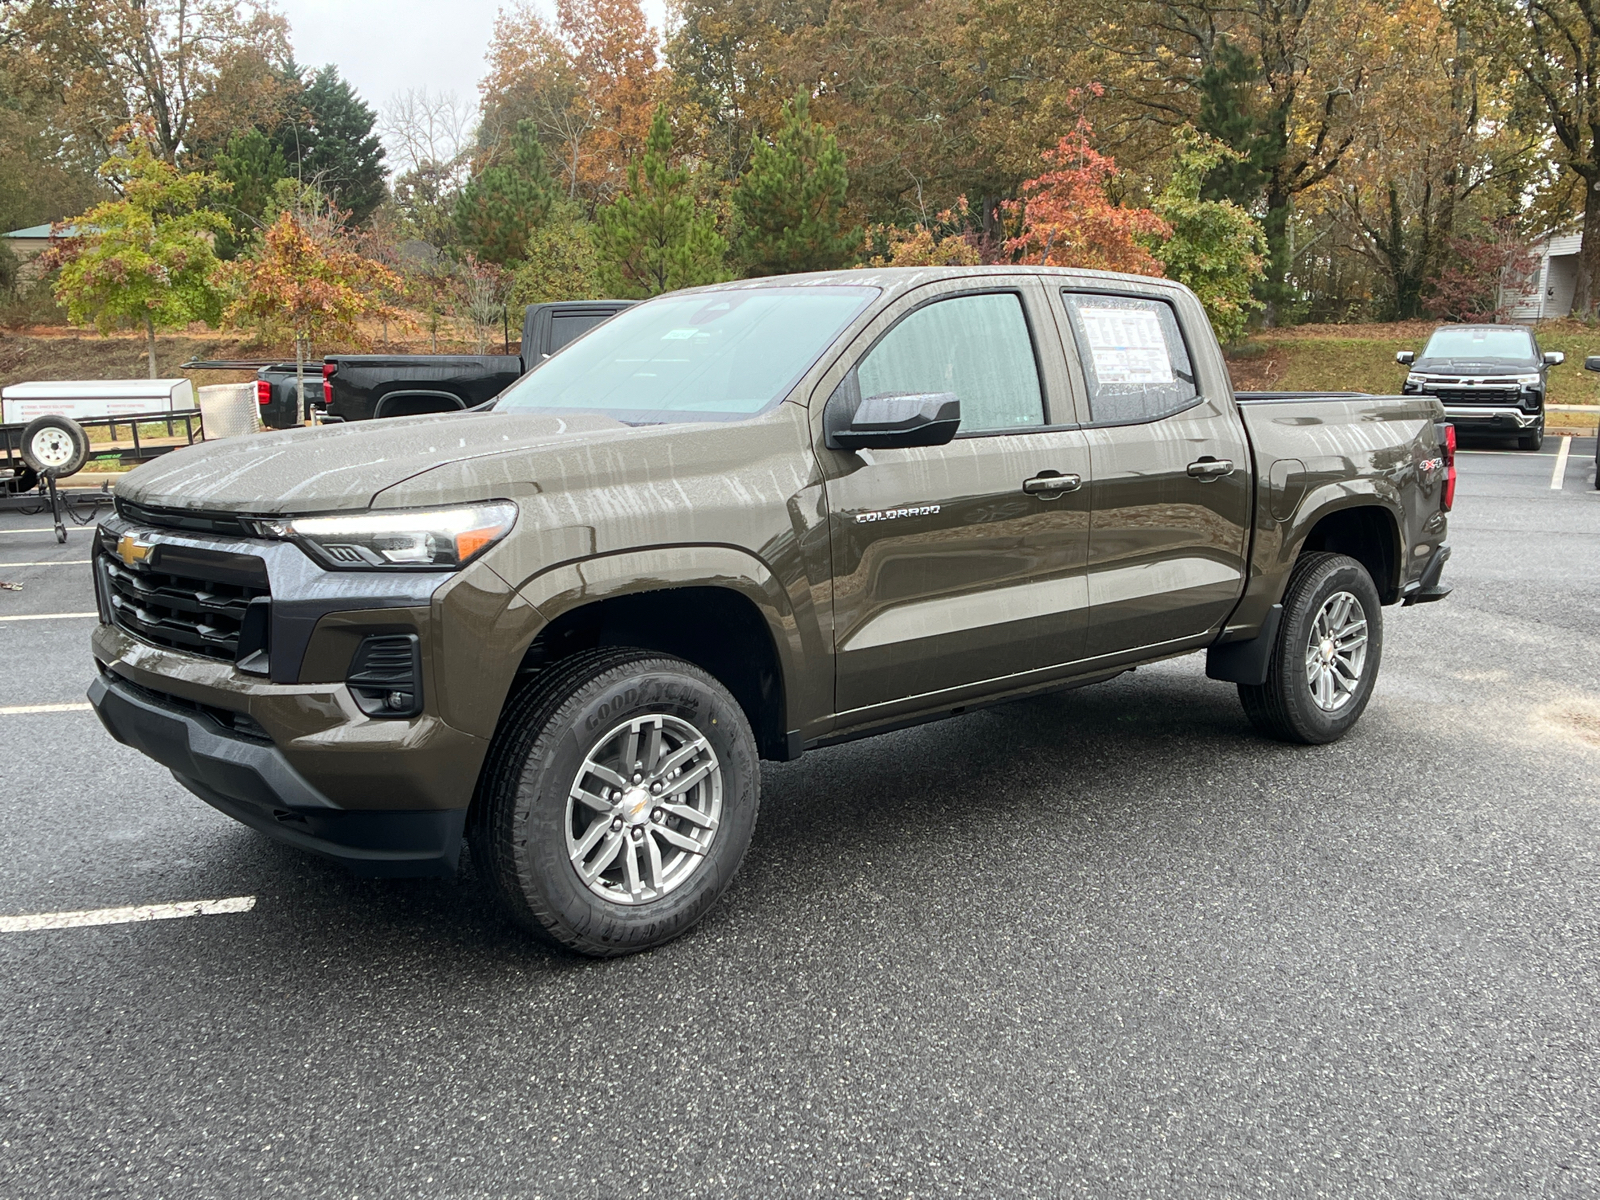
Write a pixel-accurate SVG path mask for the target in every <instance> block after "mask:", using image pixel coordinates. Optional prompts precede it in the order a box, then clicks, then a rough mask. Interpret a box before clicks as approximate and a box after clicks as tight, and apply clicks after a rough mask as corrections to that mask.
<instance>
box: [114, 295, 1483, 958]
mask: <svg viewBox="0 0 1600 1200" xmlns="http://www.w3.org/2000/svg"><path fill="white" fill-rule="evenodd" d="M1442 415H1443V414H1442V412H1441V409H1440V405H1439V401H1438V400H1437V399H1434V398H1432V397H1425V396H1407V397H1399V396H1391V397H1382V398H1380V397H1372V396H1366V395H1358V394H1342V395H1324V396H1316V395H1277V394H1272V395H1268V394H1261V395H1238V396H1236V395H1235V394H1234V392H1233V389H1232V386H1231V383H1230V381H1229V376H1228V372H1227V368H1226V366H1225V364H1224V362H1223V358H1222V354H1221V351H1220V350H1219V348H1218V345H1217V341H1216V338H1215V336H1214V335H1213V333H1212V330H1211V328H1210V326H1209V324H1208V323H1207V321H1206V318H1205V314H1204V310H1203V309H1202V308H1201V307H1200V305H1199V303H1198V302H1197V301H1196V300H1195V297H1194V296H1193V294H1192V293H1190V292H1189V291H1187V290H1186V289H1185V288H1183V287H1181V286H1179V285H1176V284H1173V283H1169V282H1166V281H1163V280H1158V279H1148V278H1139V277H1132V276H1120V275H1109V274H1100V273H1094V272H1077V271H1066V270H1057V269H1045V268H1039V269H1030V268H1017V267H969V268H936V269H898V270H862V271H843V272H833V273H826V274H812V275H796V276H789V277H782V278H775V279H758V280H750V281H746V282H742V283H731V284H725V285H715V286H711V287H707V288H701V289H695V290H689V291H683V292H677V293H672V294H668V295H665V296H661V297H658V298H656V299H654V300H651V301H648V302H646V303H642V304H640V305H638V306H636V307H633V308H630V309H628V310H627V311H626V312H623V313H621V314H619V315H618V316H617V317H615V318H614V319H612V320H611V321H609V322H607V323H606V324H605V325H603V326H601V327H600V328H598V329H596V330H595V331H593V332H592V333H590V334H589V335H588V336H586V337H585V338H583V339H582V340H580V341H577V342H574V343H573V344H572V345H570V346H568V347H567V348H566V349H564V350H562V351H561V352H560V353H558V354H555V355H554V356H552V357H551V358H549V359H548V360H546V361H545V362H543V363H542V364H540V365H539V366H537V367H536V368H535V369H534V370H533V371H531V372H530V373H529V374H528V375H526V376H525V377H524V378H522V379H521V380H520V381H519V382H518V383H517V384H516V385H515V386H514V387H512V388H510V389H508V390H507V391H506V392H504V393H503V394H502V395H501V396H499V397H498V399H497V400H495V401H494V402H493V403H492V404H488V405H484V406H480V407H479V408H476V409H474V410H472V411H467V412H460V413H452V414H445V415H432V416H419V417H410V418H400V419H396V420H391V421H381V422H368V423H365V424H359V425H336V426H331V427H322V428H316V429H302V430H293V431H286V432H280V433H263V434H259V435H255V436H252V437H244V438H234V439H230V440H228V441H224V442H220V443H216V444H212V443H205V444H202V445H197V446H195V447H194V448H192V449H183V450H179V451H177V452H175V453H173V454H171V455H168V456H166V457H165V458H163V459H161V460H159V461H157V462H154V463H151V464H149V465H147V466H144V467H140V468H139V469H138V470H136V471H133V472H131V473H130V474H128V475H126V476H124V477H123V478H122V479H121V480H120V481H119V482H118V484H117V488H116V494H115V499H116V508H115V512H114V514H113V515H112V516H110V517H108V518H107V519H106V520H105V521H104V522H103V523H102V524H101V526H100V527H99V531H98V535H97V542H96V548H95V552H94V564H95V565H94V577H95V580H96V587H97V601H98V605H99V613H100V623H99V625H98V626H97V628H96V630H95V632H94V635H93V653H94V658H95V662H96V664H97V666H98V672H97V675H96V678H95V680H94V682H93V684H92V686H91V689H90V693H89V695H90V699H91V701H92V702H93V704H94V707H95V709H96V710H97V711H98V712H99V714H100V717H101V719H102V721H103V722H104V724H105V726H106V728H107V729H108V730H109V731H110V732H111V734H112V736H113V737H115V738H116V739H117V740H119V741H121V742H123V743H125V744H127V745H129V746H132V747H135V748H137V749H139V750H141V751H143V752H144V753H145V754H147V755H148V756H149V757H151V758H153V759H155V760H156V762H158V763H160V764H161V765H162V766H164V767H167V768H169V769H170V770H171V771H172V773H173V774H174V775H175V776H176V777H177V779H178V781H179V782H180V783H182V784H183V785H184V786H185V787H186V788H188V789H189V790H190V791H192V792H194V793H195V794H196V795H197V796H199V797H200V798H201V799H203V800H205V801H207V802H208V803H210V804H212V805H214V806H215V807H216V808H218V809H220V810H222V811H223V812H224V813H227V814H229V815H231V816H233V817H235V818H237V819H238V820H240V821H242V822H244V823H245V824H247V825H250V826H252V827H254V828H255V829H257V830H260V831H261V832H263V833H266V834H268V835H270V836H272V837H275V838H279V839H281V840H283V841H285V842H288V843H291V844H293V845H296V846H299V847H303V848H304V849H306V850H310V851H315V852H319V853H321V854H324V855H329V856H331V857H333V858H335V859H339V860H341V861H343V862H344V863H346V864H348V865H350V866H352V867H354V868H356V869H357V870H360V871H364V872H367V873H373V874H386V875H401V874H446V875H448V874H450V873H453V872H454V871H456V869H457V858H458V854H459V852H460V849H461V846H462V844H463V842H466V843H467V844H468V845H470V848H471V854H472V860H473V863H474V866H475V868H476V870H477V871H478V872H479V873H480V874H481V875H482V876H484V877H486V879H487V881H488V885H489V886H490V887H491V888H492V889H493V890H494V891H495V892H496V893H497V894H498V896H499V897H500V898H501V900H502V901H503V902H504V904H505V905H506V906H507V908H508V909H509V910H510V912H511V913H512V914H513V915H514V916H515V918H516V919H517V920H518V921H519V922H521V924H522V925H524V926H525V927H526V928H527V929H528V930H529V931H530V932H532V933H533V934H535V935H537V936H539V937H542V938H545V939H548V940H549V941H551V942H552V943H555V944H557V945H561V946H565V947H568V948H570V949H573V950H576V951H579V952H582V953H586V954H590V955H597V956H605V955H615V954H622V953H627V952H630V951H635V950H640V949H643V948H645V947H648V946H653V945H655V944H658V943H660V942H663V941H665V940H667V939H669V938H672V937H674V936H676V935H678V934H680V933H682V932H683V931H684V930H685V929H687V928H689V927H690V926H691V925H693V924H694V923H695V922H696V921H697V920H699V919H700V917H702V916H703V915H704V914H705V913H706V911H707V909H708V908H709V907H710V906H711V905H712V903H713V902H714V901H715V900H716V898H717V896H718V895H719V894H720V893H721V892H722V891H723V889H724V888H726V887H727V885H728V882H729V880H730V878H731V877H732V876H733V873H734V871H735V870H736V868H737V867H738V865H739V862H740V859H741V857H742V856H743V855H744V853H745V849H746V847H747V846H748V845H749V844H750V839H751V833H752V830H753V828H754V825H755V821H756V811H757V807H758V804H759V800H760V795H761V786H760V784H761V780H760V760H761V759H763V758H765V759H774V760H789V759H794V758H796V757H798V756H799V755H801V754H802V753H804V752H806V751H807V750H810V749H812V748H815V747H819V746H826V745H829V744H831V743H836V742H842V741H845V740H847V739H851V738H858V737H862V736H864V735H868V734H873V733H878V732H881V731H885V730H891V729H897V728H901V727H904V726H908V725H912V724H916V723H918V722H923V721H931V720H936V719H938V718H941V717H948V716H951V715H953V714H957V713H962V712H966V711H970V710H972V709H973V708H976V707H978V706H981V705H986V704H994V703H997V702H1001V701H1005V700H1009V699H1012V698H1014V697H1021V696H1027V695H1031V694H1034V693H1039V692H1044V691H1047V690H1050V689H1056V688H1069V687H1078V686H1082V685H1085V684H1092V683H1095V682H1097V681H1100V680H1105V679H1110V678H1111V677H1113V676H1115V675H1118V674H1120V673H1122V672H1125V671H1127V670H1129V669H1131V668H1133V667H1135V666H1137V665H1139V664H1142V663H1149V662H1153V661H1155V660H1158V659H1165V658H1170V657H1173V656H1175V655H1181V654H1188V653H1191V652H1195V651H1202V650H1203V651H1205V652H1206V655H1207V660H1206V670H1207V674H1208V675H1210V676H1211V677H1212V678H1215V679H1219V680H1223V681H1230V682H1232V683H1234V684H1235V685H1237V687H1238V691H1239V695H1240V697H1241V699H1242V701H1243V706H1244V711H1245V713H1246V714H1247V716H1248V718H1249V721H1250V722H1252V723H1253V724H1254V725H1255V726H1256V727H1257V728H1258V729H1260V730H1261V731H1262V732H1264V733H1265V734H1267V735H1269V736H1271V737H1275V738H1281V739H1286V740H1289V741H1292V742H1301V743H1325V742H1329V741H1332V740H1334V739H1336V738H1338V737H1340V736H1341V735H1343V734H1344V733H1346V732H1347V731H1348V730H1349V729H1350V728H1351V726H1352V725H1353V724H1354V723H1355V722H1356V720H1357V719H1358V718H1359V717H1360V715H1361V712H1362V710H1363V709H1364V708H1365V707H1366V704H1367V701H1368V699H1369V698H1370V696H1371V695H1372V689H1373V684H1374V681H1375V680H1376V678H1377V674H1378V668H1379V663H1380V660H1381V656H1382V651H1383V616H1384V614H1383V610H1384V608H1385V607H1386V606H1391V605H1402V606H1403V605H1407V604H1413V603H1417V602H1422V601H1431V600H1437V599H1440V598H1441V597H1443V596H1444V595H1445V594H1446V591H1447V589H1446V588H1445V587H1444V586H1443V585H1442V584H1441V583H1440V572H1441V569H1442V568H1443V566H1444V563H1445V560H1446V559H1447V558H1448V557H1449V553H1450V548H1449V545H1448V543H1447V541H1446V532H1447V520H1448V517H1447V513H1448V511H1449V509H1450V505H1451V499H1452V492H1453V489H1454V485H1455V473H1454V459H1453V440H1452V437H1451V430H1450V427H1449V426H1448V425H1445V424H1442Z"/></svg>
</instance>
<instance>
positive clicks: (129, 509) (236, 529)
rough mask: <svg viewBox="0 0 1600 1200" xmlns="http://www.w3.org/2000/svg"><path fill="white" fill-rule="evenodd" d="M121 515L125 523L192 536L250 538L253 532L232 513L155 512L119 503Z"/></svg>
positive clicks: (124, 501) (128, 502) (144, 507)
mask: <svg viewBox="0 0 1600 1200" xmlns="http://www.w3.org/2000/svg"><path fill="white" fill-rule="evenodd" d="M117 513H118V515H120V516H121V517H122V518H123V519H124V520H127V521H132V522H134V523H135V524H139V525H156V526H159V527H161V528H163V529H186V530H188V531H189V532H190V533H221V534H226V535H228V536H230V537H248V536H249V534H250V531H249V530H248V529H246V528H245V527H244V525H243V524H242V523H241V522H240V520H239V518H238V517H236V516H234V515H233V514H232V513H207V512H187V511H185V510H182V509H176V508H152V507H150V506H149V505H146V504H134V503H133V502H132V501H130V500H118V501H117Z"/></svg>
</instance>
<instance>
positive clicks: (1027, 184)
mask: <svg viewBox="0 0 1600 1200" xmlns="http://www.w3.org/2000/svg"><path fill="white" fill-rule="evenodd" d="M1093 133H1094V129H1093V126H1092V125H1091V124H1090V122H1089V119H1088V118H1087V117H1084V116H1081V115H1080V116H1079V117H1078V121H1077V124H1076V125H1075V126H1074V127H1073V130H1072V132H1071V133H1069V134H1067V135H1066V136H1065V137H1063V138H1062V139H1061V140H1060V141H1059V142H1058V143H1057V144H1056V147H1055V149H1053V150H1048V151H1046V152H1045V154H1044V161H1045V165H1046V166H1048V167H1051V168H1052V169H1051V170H1047V171H1045V172H1044V173H1043V174H1040V175H1037V176H1035V177H1034V178H1032V179H1029V180H1025V181H1024V182H1023V184H1022V187H1021V189H1020V196H1019V198H1018V199H1017V200H1015V201H1011V202H1008V203H1007V205H1006V211H1007V212H1008V213H1010V214H1011V215H1012V217H1013V218H1014V219H1015V220H1016V221H1017V223H1018V224H1019V225H1020V227H1021V232H1020V233H1018V234H1017V236H1015V237H1013V238H1011V239H1010V240H1009V241H1008V242H1007V243H1006V249H1007V250H1009V251H1010V252H1011V253H1012V254H1013V255H1015V256H1016V257H1017V258H1018V259H1019V260H1020V261H1022V262H1026V263H1036V264H1038V265H1040V266H1051V267H1083V268H1086V269H1088V270H1092V271H1129V272H1132V273H1133V274H1136V275H1160V274H1162V273H1163V271H1162V266H1161V262H1160V260H1159V259H1158V258H1156V257H1155V255H1153V254H1152V253H1151V252H1150V249H1149V245H1150V243H1151V242H1152V241H1162V240H1165V239H1166V238H1167V237H1169V236H1170V235H1171V233H1172V228H1171V226H1169V225H1168V224H1167V223H1166V221H1164V220H1162V218H1161V217H1159V216H1157V215H1156V214H1155V213H1153V212H1151V211H1150V210H1149V209H1147V208H1133V207H1124V206H1123V205H1119V204H1115V203H1113V202H1112V200H1111V197H1110V196H1109V195H1108V194H1107V191H1106V189H1107V186H1108V185H1109V184H1110V183H1111V182H1112V181H1113V180H1114V179H1116V177H1117V175H1118V173H1119V172H1118V170H1117V164H1116V161H1115V160H1114V159H1112V158H1111V157H1110V156H1109V155H1105V154H1101V153H1100V152H1099V151H1098V150H1096V149H1095V148H1094V145H1093V144H1092V140H1091V139H1092V137H1093Z"/></svg>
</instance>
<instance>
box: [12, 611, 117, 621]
mask: <svg viewBox="0 0 1600 1200" xmlns="http://www.w3.org/2000/svg"><path fill="white" fill-rule="evenodd" d="M99 615H100V614H99V613H97V612H87V613H23V614H22V615H20V616H16V617H0V621H68V620H77V619H79V618H80V617H98V616H99Z"/></svg>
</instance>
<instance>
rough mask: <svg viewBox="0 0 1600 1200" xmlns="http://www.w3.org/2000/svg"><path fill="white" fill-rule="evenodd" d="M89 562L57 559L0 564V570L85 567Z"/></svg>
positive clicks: (87, 560)
mask: <svg viewBox="0 0 1600 1200" xmlns="http://www.w3.org/2000/svg"><path fill="white" fill-rule="evenodd" d="M91 561H92V560H91V559H87V558H58V559H56V560H55V561H54V562H36V563H0V569H4V568H6V567H87V566H88V565H89V563H90V562H91Z"/></svg>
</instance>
